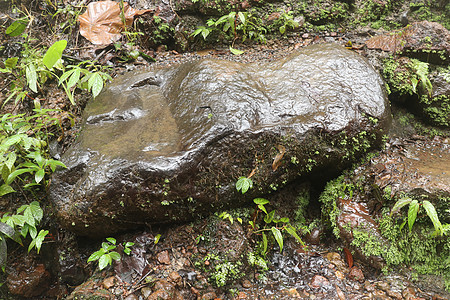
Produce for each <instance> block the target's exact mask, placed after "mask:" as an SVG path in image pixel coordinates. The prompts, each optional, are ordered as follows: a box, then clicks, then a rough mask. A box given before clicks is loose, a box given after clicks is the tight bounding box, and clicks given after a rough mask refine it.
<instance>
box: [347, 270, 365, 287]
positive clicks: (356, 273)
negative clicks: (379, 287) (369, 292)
mask: <svg viewBox="0 0 450 300" xmlns="http://www.w3.org/2000/svg"><path fill="white" fill-rule="evenodd" d="M348 278H349V279H351V280H354V281H358V282H361V283H363V282H364V274H363V272H362V271H361V269H360V268H358V267H357V266H353V268H351V270H350V273H349V274H348Z"/></svg>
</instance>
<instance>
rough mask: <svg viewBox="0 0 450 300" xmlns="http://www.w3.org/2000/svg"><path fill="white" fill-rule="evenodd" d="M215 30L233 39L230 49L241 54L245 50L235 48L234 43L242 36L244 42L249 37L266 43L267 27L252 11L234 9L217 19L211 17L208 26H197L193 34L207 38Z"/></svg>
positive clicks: (236, 53)
mask: <svg viewBox="0 0 450 300" xmlns="http://www.w3.org/2000/svg"><path fill="white" fill-rule="evenodd" d="M213 32H217V33H219V34H222V35H223V36H224V37H225V38H226V39H229V40H232V43H231V46H230V51H231V53H233V54H235V55H239V54H242V53H243V51H241V50H238V49H235V48H234V43H235V41H236V40H237V39H238V38H241V39H242V41H243V42H244V41H245V40H247V39H249V40H254V41H256V42H262V43H265V42H266V37H265V33H266V32H267V29H266V28H265V27H264V26H263V25H262V23H261V20H260V19H259V18H257V17H255V16H253V15H252V14H251V13H250V12H236V11H232V12H230V13H228V14H226V15H223V16H221V17H220V18H219V19H217V20H214V19H209V20H208V21H207V22H206V26H199V27H197V29H196V30H195V31H194V32H193V33H192V34H191V36H194V37H196V36H198V35H201V36H202V37H203V39H204V40H206V39H207V38H208V36H210V34H211V33H213Z"/></svg>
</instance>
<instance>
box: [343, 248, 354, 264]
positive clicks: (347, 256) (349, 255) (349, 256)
mask: <svg viewBox="0 0 450 300" xmlns="http://www.w3.org/2000/svg"><path fill="white" fill-rule="evenodd" d="M344 255H345V260H346V261H347V264H348V267H349V269H351V268H352V267H353V255H352V253H351V252H350V250H348V249H347V248H344Z"/></svg>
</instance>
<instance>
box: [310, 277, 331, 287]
mask: <svg viewBox="0 0 450 300" xmlns="http://www.w3.org/2000/svg"><path fill="white" fill-rule="evenodd" d="M309 285H310V286H311V287H312V288H314V289H317V288H320V287H326V286H329V285H330V282H329V281H328V279H326V278H325V277H323V276H320V275H314V277H313V278H312V280H311V283H310V284H309Z"/></svg>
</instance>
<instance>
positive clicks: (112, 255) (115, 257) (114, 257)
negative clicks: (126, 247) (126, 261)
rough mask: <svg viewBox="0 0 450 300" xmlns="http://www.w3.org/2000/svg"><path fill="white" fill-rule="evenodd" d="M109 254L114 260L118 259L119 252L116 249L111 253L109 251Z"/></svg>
mask: <svg viewBox="0 0 450 300" xmlns="http://www.w3.org/2000/svg"><path fill="white" fill-rule="evenodd" d="M109 255H110V256H111V258H112V259H114V260H120V254H119V253H117V252H116V251H112V252H111V253H109Z"/></svg>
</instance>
